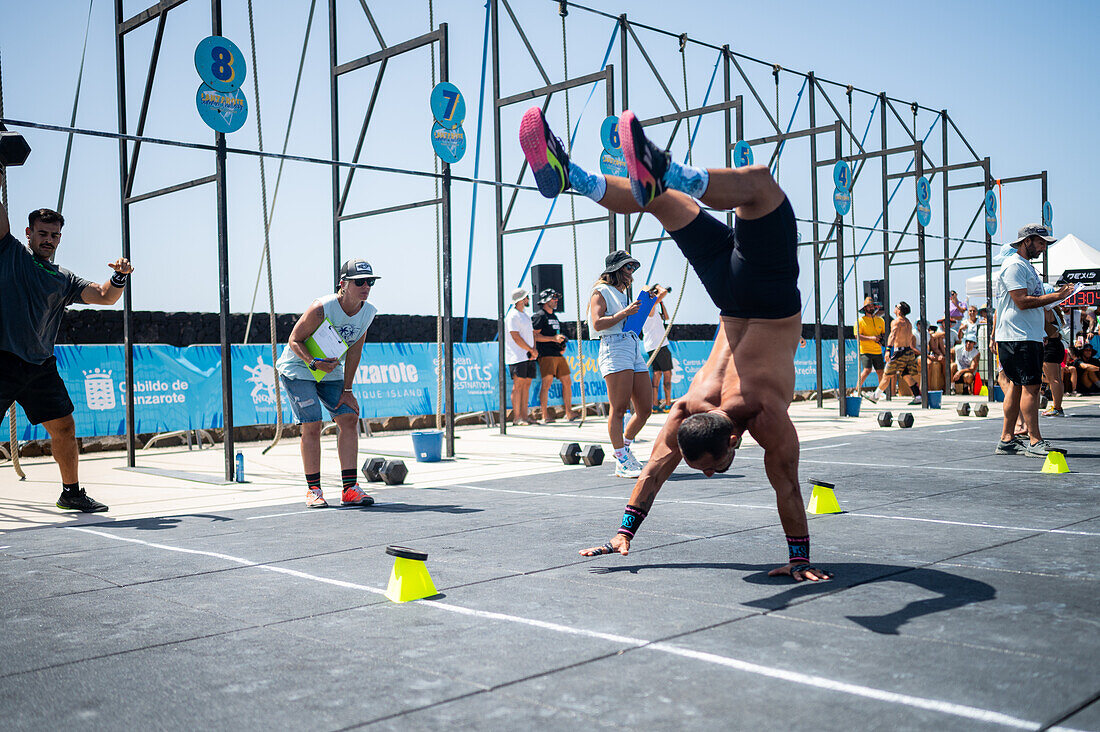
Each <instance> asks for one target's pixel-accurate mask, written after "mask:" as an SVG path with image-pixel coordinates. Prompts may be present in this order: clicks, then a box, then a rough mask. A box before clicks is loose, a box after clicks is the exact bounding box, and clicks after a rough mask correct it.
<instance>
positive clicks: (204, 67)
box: [195, 36, 247, 93]
mask: <svg viewBox="0 0 1100 732" xmlns="http://www.w3.org/2000/svg"><path fill="white" fill-rule="evenodd" d="M195 70H196V71H198V72H199V78H200V79H202V80H203V82H204V83H205V84H206V85H207V86H209V87H210V88H211V89H213V90H214V91H219V92H223V93H228V92H235V91H237V89H239V88H240V86H241V84H242V83H244V77H245V72H246V71H247V66H246V65H245V62H244V55H243V54H242V53H241V49H239V48H237V44H235V43H233V41H231V40H229V39H228V38H223V37H222V36H208V37H206V38H203V39H202V40H201V41H199V45H197V46H196V47H195Z"/></svg>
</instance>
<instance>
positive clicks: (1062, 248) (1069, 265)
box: [966, 234, 1100, 297]
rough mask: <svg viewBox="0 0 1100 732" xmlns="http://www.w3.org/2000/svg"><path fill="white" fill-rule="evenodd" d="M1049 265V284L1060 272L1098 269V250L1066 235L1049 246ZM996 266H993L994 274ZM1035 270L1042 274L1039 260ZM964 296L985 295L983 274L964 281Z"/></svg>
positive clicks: (1099, 255)
mask: <svg viewBox="0 0 1100 732" xmlns="http://www.w3.org/2000/svg"><path fill="white" fill-rule="evenodd" d="M1048 251H1049V252H1050V264H1049V267H1048V269H1047V274H1048V275H1049V279H1050V281H1051V282H1054V281H1055V280H1057V279H1058V278H1059V277H1060V276H1061V275H1062V272H1064V271H1066V270H1067V269H1092V268H1100V249H1096V248H1094V247H1090V246H1089V245H1088V244H1086V243H1085V242H1083V241H1081V240H1080V239H1078V238H1077V237H1076V236H1074V235H1073V234H1066V235H1065V236H1063V237H1062V238H1061V239H1059V240H1058V241H1056V242H1054V243H1053V244H1051V245H1050V248H1049V249H1048ZM997 267H998V265H996V264H994V265H993V270H994V272H996V270H997ZM1035 267H1036V269H1038V270H1039V271H1040V273H1041V272H1042V265H1041V260H1040V261H1037V262H1036V263H1035ZM966 295H967V297H972V296H974V295H977V296H979V297H982V296H984V295H985V273H984V272H983V273H982V274H980V275H977V276H975V277H968V278H967V280H966Z"/></svg>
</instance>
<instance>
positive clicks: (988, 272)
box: [982, 158, 1001, 402]
mask: <svg viewBox="0 0 1100 732" xmlns="http://www.w3.org/2000/svg"><path fill="white" fill-rule="evenodd" d="M982 171H983V172H984V173H985V189H984V190H983V192H982V201H983V202H984V201H985V197H986V196H988V195H989V192H990V191H991V190H993V176H992V175H990V173H989V158H983V159H982ZM983 205H984V204H983ZM997 213H998V214H999V213H1001V212H1000V211H998V212H997ZM985 305H986V308H988V310H987V311H986V312H988V313H989V315H990V317H989V318H988V319H987V321H986V326H985V338H986V341H985V343H986V352H987V353H988V354H989V358H987V359H986V363H984V364H982V366H984V367H985V383H986V385H987V386H988V392H989V393H988V396H987V400H988V401H990V402H992V401H994V396H993V387H994V386H995V385H996V384H997V382H996V377H995V376H994V374H993V346H992V344H991V343H990V342H991V341H992V340H993V318H992V315H993V235H992V234H990V233H989V229H988V228H986V230H985Z"/></svg>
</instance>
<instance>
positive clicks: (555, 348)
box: [531, 287, 577, 423]
mask: <svg viewBox="0 0 1100 732" xmlns="http://www.w3.org/2000/svg"><path fill="white" fill-rule="evenodd" d="M560 299H561V295H560V294H558V293H557V292H556V291H554V290H553V289H551V288H549V287H548V288H546V289H545V290H543V291H542V292H540V293H539V311H538V312H537V313H535V314H534V315H533V316H532V317H531V327H532V328H534V330H535V348H536V349H537V350H538V356H539V376H541V377H542V388H541V389H540V390H539V407H540V408H541V410H542V412H541V414H542V419H543V421H544V422H547V423H549V422H553V421H555V420H554V417H553V415H551V414H550V413H549V412H548V411H547V408H546V399H547V397H548V396H549V395H550V384H552V383H553V382H554V379H555V378H556V379H560V380H561V395H562V401H563V402H564V403H565V417H566V419H568V420H569V421H570V422H572V421H573V420H575V419H576V418H577V415H576V414H574V413H573V378H572V371H571V370H570V368H569V362H568V361H566V360H565V357H564V356H563V355H562V354H563V353H565V341H566V338H565V335H564V334H563V333H562V332H561V323H560V322H559V321H558V316H557V315H555V314H554V309H555V308H557V306H558V300H560Z"/></svg>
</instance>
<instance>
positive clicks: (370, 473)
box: [363, 457, 386, 483]
mask: <svg viewBox="0 0 1100 732" xmlns="http://www.w3.org/2000/svg"><path fill="white" fill-rule="evenodd" d="M385 464H386V458H380V457H372V458H367V459H366V461H365V462H364V463H363V477H364V478H366V479H367V480H368V481H370V482H371V483H381V482H382V473H381V470H382V466H383V465H385Z"/></svg>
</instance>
